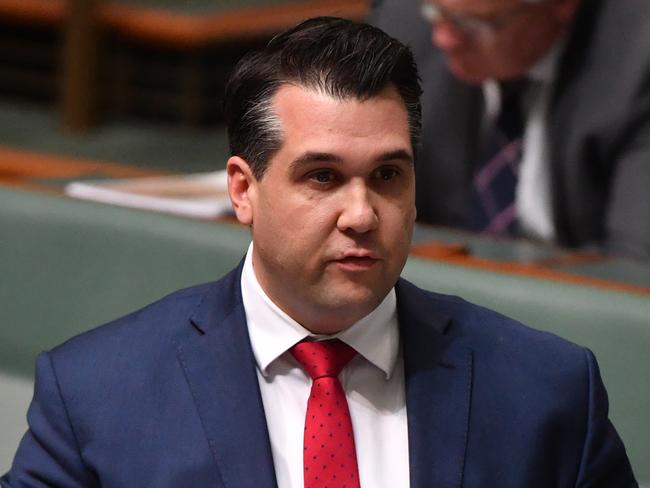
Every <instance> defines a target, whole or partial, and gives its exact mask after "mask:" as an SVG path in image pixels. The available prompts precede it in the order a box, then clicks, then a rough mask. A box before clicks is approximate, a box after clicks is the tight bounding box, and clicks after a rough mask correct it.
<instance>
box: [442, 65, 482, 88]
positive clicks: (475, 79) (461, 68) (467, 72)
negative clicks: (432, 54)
mask: <svg viewBox="0 0 650 488" xmlns="http://www.w3.org/2000/svg"><path fill="white" fill-rule="evenodd" d="M447 66H448V68H449V71H451V74H453V75H454V77H455V78H456V79H457V80H459V81H462V82H464V83H468V84H470V85H480V84H481V83H483V82H484V81H485V80H486V79H487V78H488V77H487V76H486V75H485V73H483V72H481V71H477V70H475V69H471V68H469V67H467V66H465V65H464V64H462V63H458V62H454V61H451V60H449V59H448V60H447Z"/></svg>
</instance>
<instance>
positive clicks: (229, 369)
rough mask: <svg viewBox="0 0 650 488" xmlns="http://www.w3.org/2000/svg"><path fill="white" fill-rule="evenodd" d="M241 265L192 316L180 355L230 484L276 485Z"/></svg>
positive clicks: (221, 470)
mask: <svg viewBox="0 0 650 488" xmlns="http://www.w3.org/2000/svg"><path fill="white" fill-rule="evenodd" d="M240 274H241V266H240V267H239V268H237V269H236V270H235V271H233V272H231V273H230V274H229V275H228V276H227V277H226V278H224V279H223V280H221V281H220V282H219V283H218V284H217V285H216V286H214V287H213V288H212V289H211V290H210V292H209V293H208V294H207V295H206V297H205V298H204V299H203V301H202V303H201V305H200V306H199V307H198V309H197V310H196V312H195V313H194V315H193V316H192V318H191V321H192V324H193V327H192V329H191V330H190V333H189V335H188V337H187V338H186V340H185V341H184V342H183V343H181V344H180V345H179V347H178V359H179V361H180V363H181V366H182V367H183V370H184V372H185V376H186V378H187V382H188V383H189V386H190V389H191V391H192V395H193V398H194V401H195V403H196V407H197V410H198V412H199V415H200V417H201V422H202V425H203V428H204V430H205V433H206V436H207V438H208V441H209V444H210V448H211V450H212V454H213V456H214V459H215V461H216V463H217V466H218V469H219V473H220V475H221V478H222V481H223V485H224V486H226V487H229V488H243V487H251V488H253V487H254V488H260V487H275V486H276V480H275V471H274V468H273V459H272V454H271V448H270V443H269V438H268V431H267V426H266V418H265V416H264V407H263V404H262V399H261V396H260V392H259V385H258V380H257V373H256V371H255V360H254V357H253V353H252V350H251V346H250V341H249V338H248V329H247V327H246V319H245V314H244V308H243V305H242V301H241V291H240V284H239V277H240Z"/></svg>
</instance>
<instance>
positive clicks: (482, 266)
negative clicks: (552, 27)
mask: <svg viewBox="0 0 650 488" xmlns="http://www.w3.org/2000/svg"><path fill="white" fill-rule="evenodd" d="M434 248H435V246H434ZM410 254H411V255H412V256H417V257H420V258H424V259H428V260H432V261H438V262H443V263H448V264H452V265H455V266H463V267H466V268H472V269H478V270H482V271H491V272H495V273H501V274H503V273H507V274H511V275H517V276H525V277H529V278H538V279H543V280H547V281H556V282H562V283H570V284H573V285H579V286H589V287H592V288H600V289H606V290H612V291H620V292H625V293H633V294H637V295H643V296H650V287H649V286H643V285H635V284H631V283H622V282H620V281H611V280H607V279H604V278H594V277H590V276H580V275H576V274H572V273H568V272H565V271H559V270H555V269H549V268H545V267H543V266H542V265H539V264H530V263H517V262H514V261H491V260H488V259H482V258H476V257H472V256H470V255H468V254H466V253H449V254H446V255H445V254H441V253H438V252H437V251H434V252H432V251H431V243H424V244H419V245H415V246H413V247H412V248H411V253H410ZM604 259H606V258H604V257H595V256H594V255H593V254H588V255H586V254H582V253H577V254H576V255H575V257H574V258H572V257H571V256H569V257H567V258H565V263H566V264H577V263H580V262H594V260H604ZM554 264H555V265H558V264H559V261H554Z"/></svg>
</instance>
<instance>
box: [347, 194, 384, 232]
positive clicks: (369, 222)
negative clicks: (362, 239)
mask: <svg viewBox="0 0 650 488" xmlns="http://www.w3.org/2000/svg"><path fill="white" fill-rule="evenodd" d="M372 196H373V195H372V192H371V191H370V190H369V189H368V187H367V186H366V184H365V182H351V183H350V184H349V187H348V189H347V191H346V192H345V193H344V196H343V202H342V209H341V213H340V215H339V218H338V221H337V227H338V229H339V230H340V231H341V232H345V231H354V232H356V233H358V234H365V233H366V232H369V231H371V230H375V229H376V228H377V226H378V224H379V217H378V216H377V211H376V209H375V206H374V204H373V201H372V200H373V198H372Z"/></svg>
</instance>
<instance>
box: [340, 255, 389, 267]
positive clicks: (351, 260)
mask: <svg viewBox="0 0 650 488" xmlns="http://www.w3.org/2000/svg"><path fill="white" fill-rule="evenodd" d="M377 261H379V256H378V255H377V254H376V253H372V252H350V253H345V254H344V255H342V256H340V257H339V258H337V259H334V263H337V264H339V265H340V266H341V267H343V268H345V269H349V270H357V269H359V270H361V269H368V268H370V267H372V266H373V265H374V264H375V263H376V262H377Z"/></svg>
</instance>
